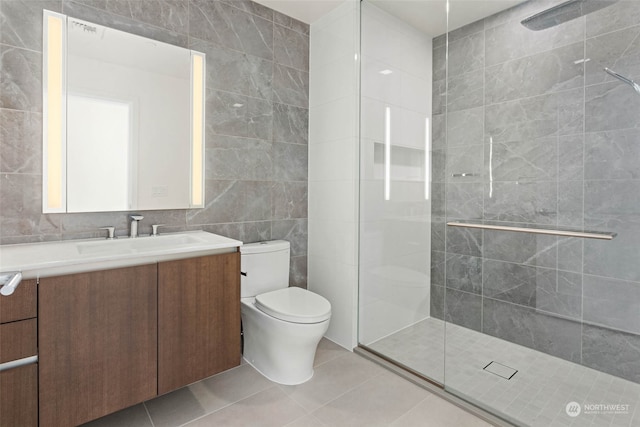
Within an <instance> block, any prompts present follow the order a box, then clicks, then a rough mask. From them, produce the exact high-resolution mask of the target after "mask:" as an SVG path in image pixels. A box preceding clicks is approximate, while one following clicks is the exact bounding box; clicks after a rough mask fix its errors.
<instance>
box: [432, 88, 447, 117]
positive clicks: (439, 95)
mask: <svg viewBox="0 0 640 427" xmlns="http://www.w3.org/2000/svg"><path fill="white" fill-rule="evenodd" d="M446 82H447V81H446V80H445V79H442V80H434V81H433V82H432V87H431V109H432V111H433V114H434V115H435V114H443V113H446V111H447V85H446Z"/></svg>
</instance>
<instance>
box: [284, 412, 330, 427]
mask: <svg viewBox="0 0 640 427" xmlns="http://www.w3.org/2000/svg"><path fill="white" fill-rule="evenodd" d="M285 427H325V425H324V424H322V423H321V422H320V420H318V419H317V418H316V417H314V416H313V415H305V416H304V417H302V418H299V419H297V420H295V421H294V422H292V423H289V424H287V425H286V426H285Z"/></svg>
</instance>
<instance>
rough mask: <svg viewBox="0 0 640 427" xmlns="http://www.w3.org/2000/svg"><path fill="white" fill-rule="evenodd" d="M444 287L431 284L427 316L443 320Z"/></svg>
mask: <svg viewBox="0 0 640 427" xmlns="http://www.w3.org/2000/svg"><path fill="white" fill-rule="evenodd" d="M444 292H445V290H444V287H443V286H437V285H431V294H430V301H429V305H430V308H429V316H431V317H434V318H436V319H441V320H444Z"/></svg>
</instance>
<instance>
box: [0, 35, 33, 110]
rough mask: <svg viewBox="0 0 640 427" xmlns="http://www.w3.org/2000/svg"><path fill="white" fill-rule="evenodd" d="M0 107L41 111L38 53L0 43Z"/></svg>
mask: <svg viewBox="0 0 640 427" xmlns="http://www.w3.org/2000/svg"><path fill="white" fill-rule="evenodd" d="M0 108H10V109H13V110H23V111H36V112H42V54H41V53H38V52H32V51H30V50H25V49H19V48H16V47H11V46H5V45H0Z"/></svg>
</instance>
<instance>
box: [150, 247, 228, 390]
mask: <svg viewBox="0 0 640 427" xmlns="http://www.w3.org/2000/svg"><path fill="white" fill-rule="evenodd" d="M158 334H159V335H158V394H164V393H167V392H169V391H171V390H175V389H177V388H180V387H183V386H185V385H187V384H191V383H193V382H195V381H198V380H201V379H203V378H206V377H209V376H211V375H214V374H217V373H218V372H222V371H224V370H227V369H229V368H232V367H234V366H238V365H239V364H240V357H241V355H240V351H241V349H240V253H239V252H234V253H228V254H222V255H212V256H205V257H199V258H191V259H184V260H178V261H169V262H161V263H159V264H158Z"/></svg>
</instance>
